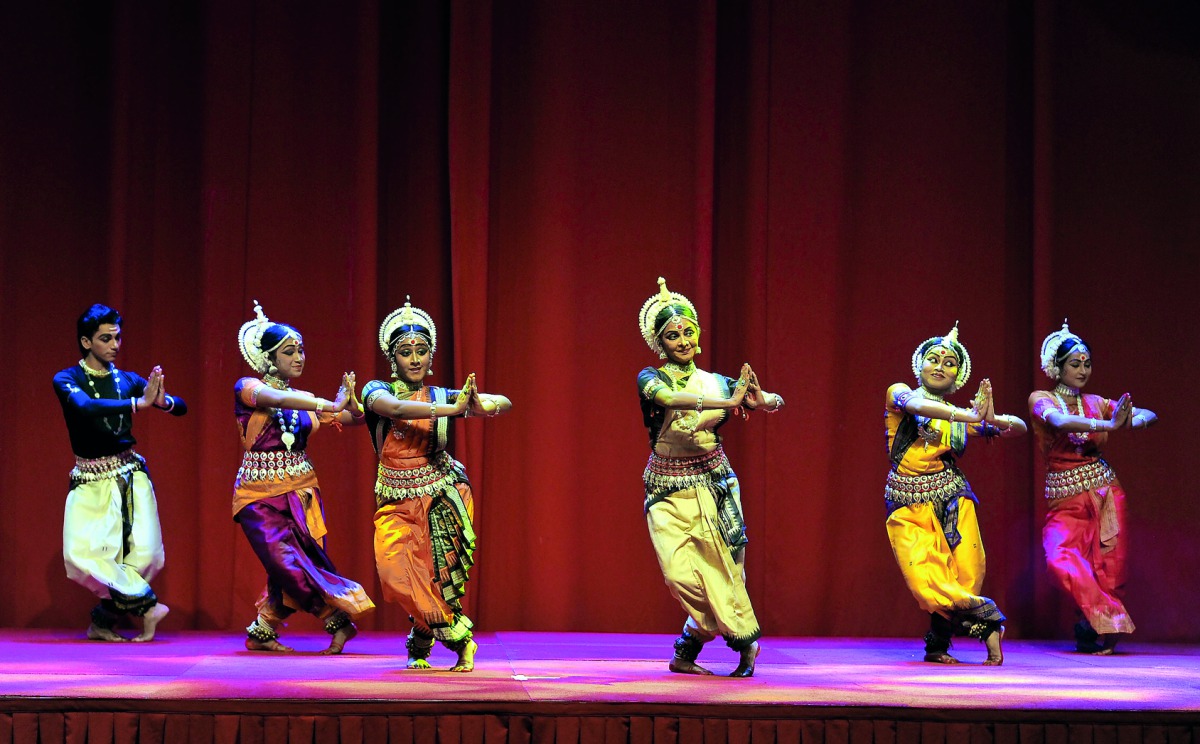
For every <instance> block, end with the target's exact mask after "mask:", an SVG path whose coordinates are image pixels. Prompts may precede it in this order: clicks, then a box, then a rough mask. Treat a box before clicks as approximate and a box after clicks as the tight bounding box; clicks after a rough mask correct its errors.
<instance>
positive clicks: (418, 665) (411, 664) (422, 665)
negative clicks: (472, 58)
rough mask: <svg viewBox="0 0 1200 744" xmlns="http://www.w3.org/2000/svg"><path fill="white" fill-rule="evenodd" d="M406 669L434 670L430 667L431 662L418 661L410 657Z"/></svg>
mask: <svg viewBox="0 0 1200 744" xmlns="http://www.w3.org/2000/svg"><path fill="white" fill-rule="evenodd" d="M404 668H405V669H432V668H433V667H431V666H429V662H428V661H425V660H424V659H418V658H416V657H413V656H410V657H408V663H407V664H405V665H404Z"/></svg>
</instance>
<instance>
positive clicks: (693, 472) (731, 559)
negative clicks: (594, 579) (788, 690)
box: [638, 277, 783, 677]
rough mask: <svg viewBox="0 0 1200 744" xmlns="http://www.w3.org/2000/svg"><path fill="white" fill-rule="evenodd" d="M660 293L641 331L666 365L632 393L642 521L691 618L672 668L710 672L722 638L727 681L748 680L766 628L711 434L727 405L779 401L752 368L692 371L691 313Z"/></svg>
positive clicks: (695, 325)
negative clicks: (637, 419) (730, 373)
mask: <svg viewBox="0 0 1200 744" xmlns="http://www.w3.org/2000/svg"><path fill="white" fill-rule="evenodd" d="M658 290H659V291H658V294H656V295H654V296H653V297H651V298H650V299H648V300H646V303H645V304H644V305H643V306H642V312H641V314H640V316H639V325H640V326H641V329H642V338H644V339H645V341H646V344H647V345H648V346H649V347H650V350H651V351H655V352H657V353H658V355H659V357H660V358H662V359H666V360H667V363H666V364H664V365H663V366H662V367H660V368H658V369H655V368H654V367H646V368H645V369H643V370H642V371H641V373H640V374H638V391H639V392H640V393H641V397H642V420H643V422H644V424H645V426H646V428H647V430H648V431H649V433H650V461H649V462H648V463H647V464H646V471H645V473H644V474H643V476H642V479H643V483H644V485H645V489H646V502H645V509H646V525H647V527H649V529H650V540H651V542H652V543H653V545H654V552H655V554H656V555H657V556H658V564H659V567H661V568H662V572H663V580H664V581H665V582H666V584H667V586H668V587H669V588H670V589H671V594H672V595H673V596H674V597H675V599H677V600H678V601H679V604H680V605H682V606H683V609H684V612H686V613H687V616H688V617H687V621H686V622H685V623H684V626H683V634H682V635H681V636H680V637H679V638H678V639H677V640H676V641H675V655H674V656H673V657H672V659H671V662H670V664H669V665H668V668H669V669H670V670H671V671H672V672H679V673H681V674H712V672H710V671H709V670H708V669H705V668H704V667H702V666H700V665H699V664H697V663H696V657H697V656H698V655H699V654H700V649H701V647H702V646H703V645H704V644H705V643H707V642H708V641H710V640H712V639H713V638H715V637H716V636H717V635H721V636H722V637H724V639H725V642H726V643H727V644H728V645H729V647H730V648H731V649H733V650H734V651H737V652H738V655H739V661H738V665H737V668H736V669H735V670H734V671H733V673H732V674H731V675H730V676H731V677H750V676H752V675H753V674H754V661H755V659H756V658H757V656H758V651H759V646H758V639H759V637H760V636H761V635H762V631H761V629H760V628H759V625H758V620H757V618H755V616H754V608H753V607H752V606H751V604H750V595H749V594H748V593H747V592H746V574H745V569H744V562H745V559H746V550H745V548H746V542H747V540H746V532H745V527H744V524H743V522H742V497H741V489H740V486H739V484H738V479H737V476H736V475H735V474H734V472H733V468H732V467H731V466H730V464H729V460H728V459H727V458H726V457H725V451H724V450H723V449H722V448H721V435H720V434H718V433H717V429H719V428H720V427H721V425H722V424H724V423H725V422H726V421H727V420H728V418H729V411H730V410H731V409H736V408H738V407H743V408H745V409H750V410H755V409H759V410H765V411H777V410H779V409H780V408H782V407H783V398H781V397H780V396H778V395H776V394H774V393H768V392H764V391H763V389H762V388H761V387H759V384H758V378H757V377H756V376H755V374H754V371H753V370H752V369H750V365H749V364H745V365H742V370H741V375H740V377H739V378H738V379H737V380H733V379H731V378H728V377H724V376H723V375H717V374H713V373H711V372H706V371H704V370H702V369H699V368H698V367H696V363H695V361H694V358H695V356H696V355H697V354H699V353H700V321H699V320H698V319H697V316H696V308H695V307H694V306H693V305H692V303H691V302H690V301H689V300H688V298H686V297H684V296H683V295H681V294H678V293H676V292H668V291H667V283H666V281H665V280H664V279H662V278H661V277H660V278H659V280H658Z"/></svg>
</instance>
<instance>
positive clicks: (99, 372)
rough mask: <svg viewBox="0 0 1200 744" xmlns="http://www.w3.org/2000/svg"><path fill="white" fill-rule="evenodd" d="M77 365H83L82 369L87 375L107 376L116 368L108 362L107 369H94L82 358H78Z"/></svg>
mask: <svg viewBox="0 0 1200 744" xmlns="http://www.w3.org/2000/svg"><path fill="white" fill-rule="evenodd" d="M79 366H80V367H83V371H84V372H87V376H88V377H108V376H109V375H111V374H112V373H113V370H114V369H116V366H115V365H112V364H110V365H109V366H108V369H105V370H95V369H92V368H91V367H90V366H88V363H87V362H86V361H84V360H82V359H80V360H79Z"/></svg>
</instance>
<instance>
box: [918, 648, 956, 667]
mask: <svg viewBox="0 0 1200 744" xmlns="http://www.w3.org/2000/svg"><path fill="white" fill-rule="evenodd" d="M925 661H928V662H930V663H932V664H957V663H958V659H956V658H954V657H953V656H951V655H950V654H948V653H946V652H944V651H942V652H939V653H936V654H925Z"/></svg>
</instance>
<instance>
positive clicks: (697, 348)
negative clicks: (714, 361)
mask: <svg viewBox="0 0 1200 744" xmlns="http://www.w3.org/2000/svg"><path fill="white" fill-rule="evenodd" d="M696 353H697V354H703V353H704V350H703V349H701V348H700V347H699V346H697V347H696Z"/></svg>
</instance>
